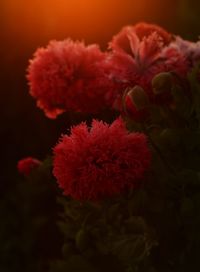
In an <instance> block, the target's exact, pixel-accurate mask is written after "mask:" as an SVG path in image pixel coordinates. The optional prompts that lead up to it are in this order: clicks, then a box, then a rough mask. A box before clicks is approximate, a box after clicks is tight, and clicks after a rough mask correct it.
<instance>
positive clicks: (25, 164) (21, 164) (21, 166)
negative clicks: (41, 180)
mask: <svg viewBox="0 0 200 272" xmlns="http://www.w3.org/2000/svg"><path fill="white" fill-rule="evenodd" d="M40 165H41V161H39V160H38V159H35V158H33V157H26V158H23V159H21V160H19V161H18V164H17V169H18V171H19V173H20V174H23V175H24V176H29V174H30V173H31V171H32V170H34V169H36V168H37V167H38V166H40Z"/></svg>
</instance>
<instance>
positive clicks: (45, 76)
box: [27, 39, 111, 118]
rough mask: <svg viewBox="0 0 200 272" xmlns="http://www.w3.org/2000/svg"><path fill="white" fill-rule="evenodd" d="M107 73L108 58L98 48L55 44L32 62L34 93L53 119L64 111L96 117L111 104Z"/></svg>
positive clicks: (40, 50)
mask: <svg viewBox="0 0 200 272" xmlns="http://www.w3.org/2000/svg"><path fill="white" fill-rule="evenodd" d="M107 69H108V68H107V64H106V54H104V53H103V52H101V51H100V49H99V47H98V46H97V45H89V46H85V44H84V43H83V42H78V41H77V42H73V41H72V40H70V39H67V40H64V41H51V42H50V43H49V45H48V46H47V47H46V48H40V49H38V50H37V51H36V53H35V55H34V58H33V59H32V60H31V61H30V65H29V68H28V75H27V78H28V80H29V84H30V93H31V95H32V96H33V97H34V98H36V99H37V105H38V106H39V107H40V108H42V109H43V110H44V112H45V114H46V115H47V116H48V117H50V118H55V117H57V115H58V114H60V113H62V112H63V111H78V112H85V113H96V112H98V111H100V110H102V109H103V108H104V107H106V106H108V104H109V98H108V90H109V88H110V84H111V82H110V80H109V77H108V72H107Z"/></svg>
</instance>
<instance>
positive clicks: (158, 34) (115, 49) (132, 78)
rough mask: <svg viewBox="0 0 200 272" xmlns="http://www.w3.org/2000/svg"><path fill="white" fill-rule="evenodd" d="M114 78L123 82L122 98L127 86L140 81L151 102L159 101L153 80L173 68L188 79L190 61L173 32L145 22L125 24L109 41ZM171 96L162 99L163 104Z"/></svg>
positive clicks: (120, 94)
mask: <svg viewBox="0 0 200 272" xmlns="http://www.w3.org/2000/svg"><path fill="white" fill-rule="evenodd" d="M109 48H110V49H111V51H110V57H109V61H110V63H111V66H112V67H113V69H112V71H111V78H113V80H116V81H118V82H119V85H118V90H117V92H118V97H117V96H116V98H117V99H118V102H117V103H116V102H115V105H118V106H119V105H120V100H121V97H122V95H123V92H124V89H125V88H126V87H134V86H135V85H140V86H141V87H142V88H143V89H144V90H145V92H146V93H147V95H148V96H149V99H150V101H151V102H153V103H154V102H155V103H157V102H158V101H157V98H155V95H154V94H153V91H152V86H151V81H152V79H153V77H154V76H155V75H156V74H158V73H160V72H167V71H173V72H175V73H176V74H178V76H180V77H181V78H183V79H184V80H185V77H186V73H187V71H188V69H189V62H188V60H187V58H186V56H185V54H184V52H182V51H181V50H180V48H179V47H178V46H177V45H176V43H175V39H174V38H173V37H172V35H171V34H169V33H168V32H166V31H165V30H164V29H162V28H161V27H158V26H156V25H152V24H146V23H141V24H137V25H135V26H127V27H124V28H123V29H122V30H121V31H120V32H119V33H118V34H117V35H116V36H114V37H113V40H112V41H111V43H110V44H109ZM165 102H166V103H168V100H166V101H164V100H162V101H160V103H161V104H163V103H164V104H165Z"/></svg>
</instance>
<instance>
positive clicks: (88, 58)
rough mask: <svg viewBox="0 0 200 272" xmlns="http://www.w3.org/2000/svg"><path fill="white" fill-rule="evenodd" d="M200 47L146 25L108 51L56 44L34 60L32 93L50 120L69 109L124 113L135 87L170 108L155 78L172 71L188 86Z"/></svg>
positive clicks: (125, 33) (129, 30)
mask: <svg viewBox="0 0 200 272" xmlns="http://www.w3.org/2000/svg"><path fill="white" fill-rule="evenodd" d="M199 48H200V45H199V43H196V44H195V43H191V42H188V41H184V40H182V39H181V38H180V37H176V36H172V35H171V34H170V33H168V32H167V31H165V30H164V29H162V28H161V27H159V26H157V25H154V24H147V23H139V24H136V25H134V26H126V27H124V28H123V29H122V30H121V31H120V32H119V33H118V34H117V35H115V36H114V37H113V39H112V41H111V42H110V43H109V51H108V52H101V51H100V49H99V47H98V46H97V45H89V46H85V44H84V43H83V42H78V41H77V42H73V41H72V40H70V39H67V40H64V41H51V42H50V43H49V45H48V46H47V47H46V48H40V49H38V50H37V51H36V53H35V55H34V58H33V59H32V60H31V61H30V65H29V68H28V75H27V78H28V80H29V84H30V93H31V95H32V96H33V97H34V98H36V99H37V105H38V106H39V107H40V108H42V109H43V110H44V112H45V114H46V115H47V116H48V117H50V118H56V117H57V115H58V114H60V113H62V112H64V111H77V112H84V113H98V112H99V111H101V110H103V109H104V108H115V109H117V110H120V111H121V110H122V96H123V93H124V91H125V89H126V88H127V87H128V88H131V87H134V86H136V85H139V86H140V87H142V88H143V89H144V91H145V92H146V94H147V95H148V98H149V100H150V102H151V103H158V104H168V102H169V97H166V99H165V96H164V99H163V96H162V97H160V95H155V94H154V93H153V90H152V86H151V81H152V79H153V78H154V77H155V76H156V75H157V74H159V73H161V72H173V74H176V75H178V77H179V78H180V79H181V81H182V82H183V84H184V82H185V81H187V80H186V74H187V72H188V70H189V69H190V68H191V66H193V64H194V63H195V62H196V61H197V60H198V59H199V56H200V49H199ZM186 85H187V84H186ZM186 89H187V86H186Z"/></svg>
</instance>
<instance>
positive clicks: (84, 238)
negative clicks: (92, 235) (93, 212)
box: [75, 229, 89, 250]
mask: <svg viewBox="0 0 200 272" xmlns="http://www.w3.org/2000/svg"><path fill="white" fill-rule="evenodd" d="M75 240H76V246H77V248H78V249H80V250H84V249H86V248H87V247H88V244H89V235H88V233H87V231H86V230H85V229H80V230H79V231H78V232H77V234H76V238H75Z"/></svg>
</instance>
